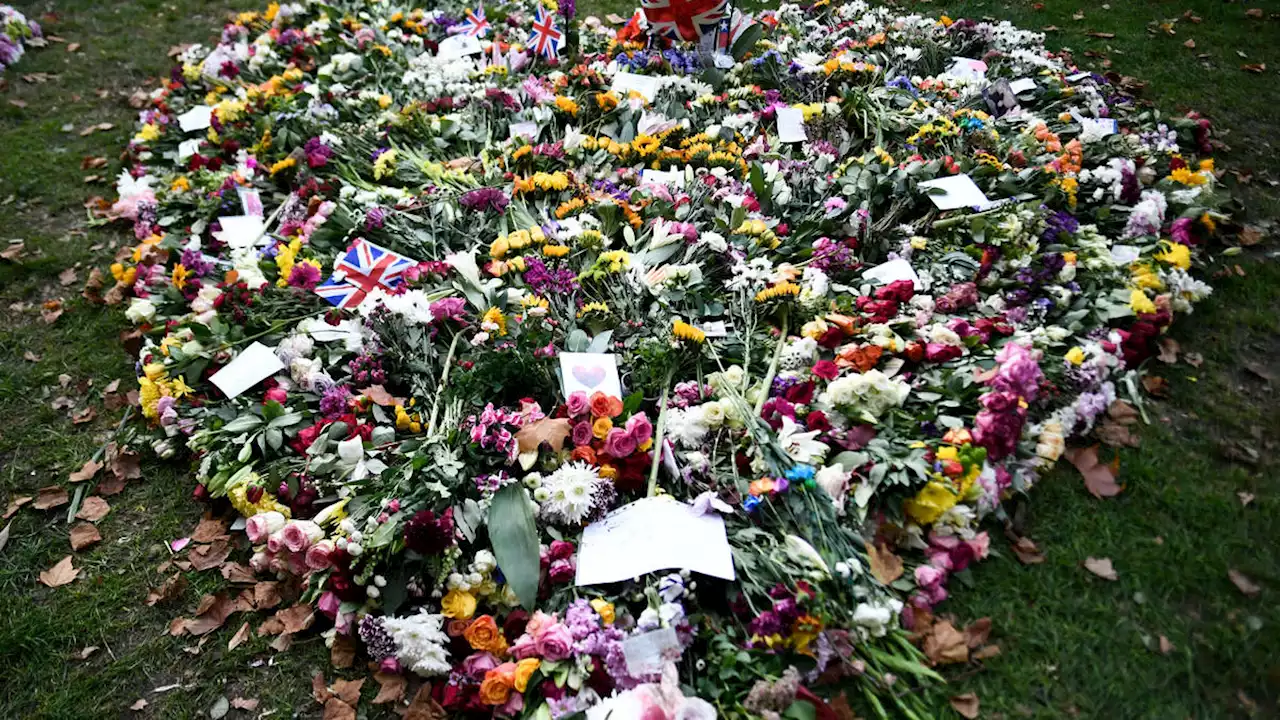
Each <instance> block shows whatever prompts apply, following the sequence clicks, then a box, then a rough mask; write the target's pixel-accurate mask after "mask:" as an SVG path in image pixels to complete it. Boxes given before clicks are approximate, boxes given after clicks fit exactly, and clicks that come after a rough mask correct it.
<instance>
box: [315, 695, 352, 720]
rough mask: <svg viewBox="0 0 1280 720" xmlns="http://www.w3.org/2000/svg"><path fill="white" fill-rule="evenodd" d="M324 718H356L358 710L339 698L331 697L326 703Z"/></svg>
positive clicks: (326, 719)
mask: <svg viewBox="0 0 1280 720" xmlns="http://www.w3.org/2000/svg"><path fill="white" fill-rule="evenodd" d="M323 720H356V711H355V708H353V707H351V706H350V705H348V704H347V703H344V702H342V701H341V700H339V699H338V698H329V700H328V702H326V703H325V704H324V718H323Z"/></svg>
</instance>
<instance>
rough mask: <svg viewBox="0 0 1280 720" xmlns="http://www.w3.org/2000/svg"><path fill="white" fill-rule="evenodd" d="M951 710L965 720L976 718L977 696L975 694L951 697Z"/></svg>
mask: <svg viewBox="0 0 1280 720" xmlns="http://www.w3.org/2000/svg"><path fill="white" fill-rule="evenodd" d="M951 708H952V709H953V710H955V711H956V712H958V713H960V716H961V717H964V718H966V719H967V720H974V718H976V717H978V696H977V694H976V693H971V692H970V693H965V694H963V695H952V696H951Z"/></svg>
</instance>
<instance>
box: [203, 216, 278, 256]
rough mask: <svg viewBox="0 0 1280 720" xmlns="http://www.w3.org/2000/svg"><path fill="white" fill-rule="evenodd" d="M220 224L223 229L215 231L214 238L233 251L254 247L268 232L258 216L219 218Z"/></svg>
mask: <svg viewBox="0 0 1280 720" xmlns="http://www.w3.org/2000/svg"><path fill="white" fill-rule="evenodd" d="M218 223H219V224H221V225H222V229H221V230H216V231H214V233H213V236H214V237H216V238H217V239H218V240H220V241H222V242H224V243H226V244H227V245H228V246H229V247H230V248H231V249H233V250H242V249H244V248H247V247H253V246H254V245H255V244H256V243H257V242H258V240H259V239H261V238H262V236H263V234H264V233H265V232H266V230H267V226H266V224H265V223H263V222H262V218H261V217H258V216H256V215H228V216H226V217H220V218H218Z"/></svg>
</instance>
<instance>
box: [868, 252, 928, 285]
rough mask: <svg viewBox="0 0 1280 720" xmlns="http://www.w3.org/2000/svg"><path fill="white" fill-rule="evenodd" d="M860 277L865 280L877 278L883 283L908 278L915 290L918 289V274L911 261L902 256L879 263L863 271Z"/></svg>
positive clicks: (886, 283)
mask: <svg viewBox="0 0 1280 720" xmlns="http://www.w3.org/2000/svg"><path fill="white" fill-rule="evenodd" d="M862 277H864V278H866V279H867V280H877V281H879V282H881V283H883V284H885V285H888V284H889V283H891V282H896V281H898V280H910V281H911V284H912V285H913V286H915V288H916V289H917V290H919V289H920V276H919V275H917V274H916V269H915V268H913V267H911V263H909V262H907V261H906V260H903V259H902V258H897V259H894V260H890V261H889V262H885V263H880V264H879V265H877V266H875V267H873V268H871V269H869V270H867V271H865V272H863V273H862Z"/></svg>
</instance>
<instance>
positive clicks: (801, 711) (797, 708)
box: [782, 700, 818, 720]
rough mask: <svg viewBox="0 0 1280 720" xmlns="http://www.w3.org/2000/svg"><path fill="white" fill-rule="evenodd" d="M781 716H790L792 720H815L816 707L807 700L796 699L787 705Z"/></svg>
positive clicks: (816, 716) (816, 715) (816, 714)
mask: <svg viewBox="0 0 1280 720" xmlns="http://www.w3.org/2000/svg"><path fill="white" fill-rule="evenodd" d="M782 717H784V718H792V720H817V718H818V708H816V707H814V705H813V703H811V702H809V701H807V700H796V701H794V702H792V703H791V704H790V705H788V706H787V709H786V711H785V712H783V713H782Z"/></svg>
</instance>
